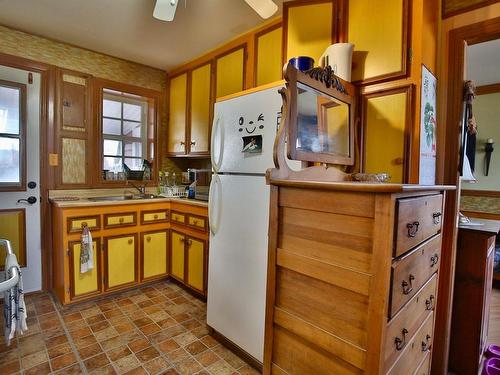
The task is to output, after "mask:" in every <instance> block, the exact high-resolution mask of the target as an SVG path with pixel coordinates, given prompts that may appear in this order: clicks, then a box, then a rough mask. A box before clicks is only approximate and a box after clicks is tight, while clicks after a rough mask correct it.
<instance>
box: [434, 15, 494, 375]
mask: <svg viewBox="0 0 500 375" xmlns="http://www.w3.org/2000/svg"><path fill="white" fill-rule="evenodd" d="M498 38H500V17H497V18H493V19H490V20H486V21H481V22H477V23H474V24H471V25H468V26H463V27H460V28H457V29H454V30H452V31H450V33H449V49H448V61H449V62H450V64H449V73H448V80H447V84H446V87H445V88H444V89H445V90H446V93H447V108H446V123H445V129H444V131H445V136H444V137H442V138H441V139H446V141H444V144H442V145H441V150H442V151H441V152H440V154H439V157H441V158H443V165H444V168H443V175H442V177H441V180H442V181H441V182H442V183H444V184H447V185H455V186H456V187H457V190H456V191H449V192H448V194H447V195H446V209H445V215H444V223H443V248H442V258H441V262H442V263H441V271H440V275H439V292H438V294H439V298H438V303H437V306H436V323H435V332H436V336H435V338H434V344H433V345H434V351H433V356H432V374H440V375H442V374H447V371H448V356H449V346H450V330H451V313H452V308H453V306H452V305H453V287H454V277H455V260H456V250H457V232H458V230H457V211H458V209H459V202H460V190H459V189H460V178H459V170H458V166H459V155H460V145H459V139H460V128H459V127H458V126H457V124H458V123H460V120H461V117H462V97H463V95H462V93H463V81H464V80H463V74H464V68H465V61H464V58H465V45H472V44H477V43H481V42H485V41H488V40H492V39H498Z"/></svg>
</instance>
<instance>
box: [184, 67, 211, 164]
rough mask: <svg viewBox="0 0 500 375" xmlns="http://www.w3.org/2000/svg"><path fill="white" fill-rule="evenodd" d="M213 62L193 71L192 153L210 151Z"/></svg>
mask: <svg viewBox="0 0 500 375" xmlns="http://www.w3.org/2000/svg"><path fill="white" fill-rule="evenodd" d="M211 77H212V64H210V63H208V64H205V65H202V66H200V67H199V68H197V69H194V70H193V71H192V72H191V93H190V96H191V101H190V103H191V119H190V123H191V126H190V142H189V153H190V154H196V155H200V154H207V155H208V153H209V134H210V125H211V123H210V120H211V118H210V117H211V116H210V107H211V106H210V104H211V95H210V94H211V93H210V91H211V90H210V88H211Z"/></svg>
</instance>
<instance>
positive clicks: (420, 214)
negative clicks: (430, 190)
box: [394, 194, 443, 257]
mask: <svg viewBox="0 0 500 375" xmlns="http://www.w3.org/2000/svg"><path fill="white" fill-rule="evenodd" d="M442 211H443V196H442V195H441V194H437V195H427V196H423V197H418V198H407V199H399V200H398V202H397V224H396V227H397V229H396V244H395V249H394V256H395V257H397V256H400V255H401V254H403V253H405V252H406V251H408V250H410V249H411V248H413V247H415V246H417V245H418V244H419V243H421V242H422V241H425V240H426V239H427V238H429V237H431V236H432V235H434V234H436V233H438V232H439V231H440V230H441V223H442V220H441V219H442V216H443V215H442V214H443V212H442Z"/></svg>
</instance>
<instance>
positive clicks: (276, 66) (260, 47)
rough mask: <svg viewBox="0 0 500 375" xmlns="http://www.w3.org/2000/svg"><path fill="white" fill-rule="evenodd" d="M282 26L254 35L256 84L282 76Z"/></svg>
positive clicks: (262, 83)
mask: <svg viewBox="0 0 500 375" xmlns="http://www.w3.org/2000/svg"><path fill="white" fill-rule="evenodd" d="M282 39H283V28H282V27H276V28H273V29H272V30H270V31H267V32H265V33H263V34H260V35H258V36H257V37H256V49H257V64H256V67H255V69H256V77H255V83H256V86H261V85H264V84H266V83H271V82H275V81H279V80H280V79H281V76H282V73H281V71H282V67H283V63H282V60H283V58H282V50H283V49H282V48H281V45H282Z"/></svg>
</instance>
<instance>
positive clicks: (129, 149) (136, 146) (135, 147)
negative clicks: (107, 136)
mask: <svg viewBox="0 0 500 375" xmlns="http://www.w3.org/2000/svg"><path fill="white" fill-rule="evenodd" d="M124 155H125V156H136V157H142V144H141V143H140V142H124Z"/></svg>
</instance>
